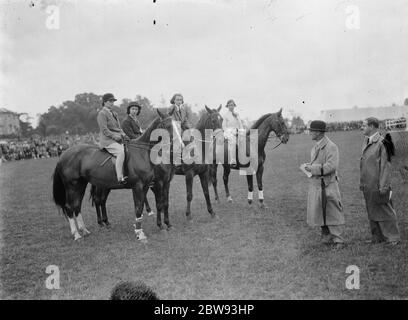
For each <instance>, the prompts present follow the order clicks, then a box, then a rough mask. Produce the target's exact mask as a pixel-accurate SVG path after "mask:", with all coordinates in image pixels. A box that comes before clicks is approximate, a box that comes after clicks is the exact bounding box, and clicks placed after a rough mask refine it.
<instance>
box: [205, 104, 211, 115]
mask: <svg viewBox="0 0 408 320" xmlns="http://www.w3.org/2000/svg"><path fill="white" fill-rule="evenodd" d="M205 110H207V112H208V113H211V109H210V108H208V107H207V105H205Z"/></svg>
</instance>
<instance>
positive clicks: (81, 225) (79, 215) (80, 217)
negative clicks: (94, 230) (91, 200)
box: [76, 213, 90, 236]
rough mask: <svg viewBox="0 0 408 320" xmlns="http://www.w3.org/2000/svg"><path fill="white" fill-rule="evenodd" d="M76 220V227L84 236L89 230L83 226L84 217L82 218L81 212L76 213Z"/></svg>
mask: <svg viewBox="0 0 408 320" xmlns="http://www.w3.org/2000/svg"><path fill="white" fill-rule="evenodd" d="M76 219H77V222H78V228H79V230H81V231H82V233H83V235H84V236H87V235H89V234H90V232H89V230H88V229H87V228H86V227H85V223H84V219H83V218H82V214H80V213H79V214H78V217H77V218H76Z"/></svg>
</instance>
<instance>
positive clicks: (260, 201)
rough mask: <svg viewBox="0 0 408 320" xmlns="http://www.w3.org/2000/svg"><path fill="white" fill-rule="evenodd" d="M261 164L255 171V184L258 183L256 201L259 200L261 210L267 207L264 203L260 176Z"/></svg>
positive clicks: (262, 168) (261, 171)
mask: <svg viewBox="0 0 408 320" xmlns="http://www.w3.org/2000/svg"><path fill="white" fill-rule="evenodd" d="M263 170H264V167H263V163H262V162H261V163H260V164H259V166H258V170H257V171H256V182H257V183H258V199H259V205H260V206H261V208H262V209H265V208H267V206H266V205H265V203H264V195H263V186H262V175H263Z"/></svg>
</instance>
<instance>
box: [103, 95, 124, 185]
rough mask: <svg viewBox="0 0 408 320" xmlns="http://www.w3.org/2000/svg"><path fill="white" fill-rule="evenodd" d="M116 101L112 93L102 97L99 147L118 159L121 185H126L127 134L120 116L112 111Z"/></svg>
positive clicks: (118, 175) (117, 170)
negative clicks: (121, 124)
mask: <svg viewBox="0 0 408 320" xmlns="http://www.w3.org/2000/svg"><path fill="white" fill-rule="evenodd" d="M115 101H116V99H115V97H114V96H113V94H112V93H106V94H104V95H103V97H102V106H103V108H102V110H101V111H99V113H98V116H97V121H98V126H99V130H100V139H99V145H100V147H101V148H105V149H106V150H107V151H109V152H110V153H112V154H113V155H114V156H115V157H116V163H115V169H116V176H117V178H118V183H119V184H126V180H127V177H124V176H123V162H124V160H125V149H124V147H123V140H124V139H125V137H126V134H125V133H124V132H123V130H122V129H121V127H120V122H119V119H118V115H117V113H116V112H115V111H113V110H112V107H113V104H114V102H115Z"/></svg>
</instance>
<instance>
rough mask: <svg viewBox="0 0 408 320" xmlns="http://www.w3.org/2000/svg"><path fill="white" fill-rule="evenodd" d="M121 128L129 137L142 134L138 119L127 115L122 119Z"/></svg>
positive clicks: (132, 137)
mask: <svg viewBox="0 0 408 320" xmlns="http://www.w3.org/2000/svg"><path fill="white" fill-rule="evenodd" d="M122 129H123V131H124V132H125V133H126V135H127V136H128V137H129V138H130V139H136V138H138V137H139V136H140V135H141V134H142V131H141V130H140V124H139V121H137V120H136V121H135V120H134V119H133V118H132V117H131V116H129V115H128V116H127V117H126V118H125V119H124V120H123V122H122Z"/></svg>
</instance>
